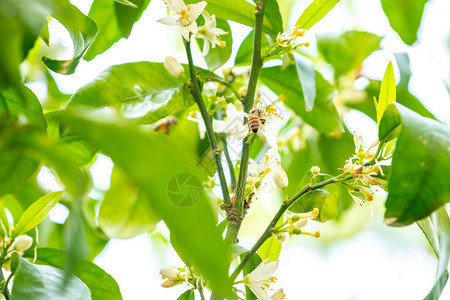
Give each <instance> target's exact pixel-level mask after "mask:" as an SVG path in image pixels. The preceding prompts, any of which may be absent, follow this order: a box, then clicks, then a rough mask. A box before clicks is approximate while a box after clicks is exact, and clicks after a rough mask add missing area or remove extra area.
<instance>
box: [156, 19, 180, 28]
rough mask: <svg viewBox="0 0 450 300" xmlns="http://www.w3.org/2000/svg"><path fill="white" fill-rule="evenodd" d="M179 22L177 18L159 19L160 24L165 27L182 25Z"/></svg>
mask: <svg viewBox="0 0 450 300" xmlns="http://www.w3.org/2000/svg"><path fill="white" fill-rule="evenodd" d="M177 20H178V18H177V17H165V18H161V19H159V20H158V22H159V23H162V24H165V25H170V26H175V25H180V24H179V23H178V22H177Z"/></svg>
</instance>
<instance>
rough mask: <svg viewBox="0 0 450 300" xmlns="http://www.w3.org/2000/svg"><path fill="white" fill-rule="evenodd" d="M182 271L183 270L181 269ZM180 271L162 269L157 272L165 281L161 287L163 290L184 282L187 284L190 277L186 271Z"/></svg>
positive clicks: (169, 268) (173, 268)
mask: <svg viewBox="0 0 450 300" xmlns="http://www.w3.org/2000/svg"><path fill="white" fill-rule="evenodd" d="M181 270H183V269H181ZM181 270H180V269H178V268H175V267H167V268H163V269H161V270H160V271H159V274H161V276H162V278H163V279H166V280H165V281H164V282H163V283H162V284H161V286H162V287H165V288H169V287H173V286H176V285H178V284H180V283H182V282H184V281H187V282H189V280H191V279H192V276H191V274H190V272H189V271H188V270H185V271H184V272H182V271H181Z"/></svg>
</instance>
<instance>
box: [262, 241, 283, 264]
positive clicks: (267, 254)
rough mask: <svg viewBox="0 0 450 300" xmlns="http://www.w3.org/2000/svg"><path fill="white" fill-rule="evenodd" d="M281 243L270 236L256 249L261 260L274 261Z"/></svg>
mask: <svg viewBox="0 0 450 300" xmlns="http://www.w3.org/2000/svg"><path fill="white" fill-rule="evenodd" d="M281 245H282V244H281V243H280V242H279V241H278V240H277V239H276V238H274V237H273V236H271V237H270V238H268V239H267V240H266V241H265V242H264V244H262V246H261V247H259V249H258V252H257V253H258V255H259V257H260V258H261V259H262V260H265V259H268V260H267V262H271V261H276V260H277V259H278V257H279V256H280V252H281Z"/></svg>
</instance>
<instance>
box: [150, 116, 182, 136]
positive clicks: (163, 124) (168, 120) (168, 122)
mask: <svg viewBox="0 0 450 300" xmlns="http://www.w3.org/2000/svg"><path fill="white" fill-rule="evenodd" d="M176 124H177V118H176V117H174V116H167V117H165V118H163V119H161V120H159V121H158V122H156V123H155V125H153V131H163V132H164V133H165V134H167V135H169V134H170V128H171V127H173V126H175V125H176Z"/></svg>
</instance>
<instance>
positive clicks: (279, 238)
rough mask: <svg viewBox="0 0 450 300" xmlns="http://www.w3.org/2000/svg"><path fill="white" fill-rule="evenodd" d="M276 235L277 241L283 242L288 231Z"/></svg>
mask: <svg viewBox="0 0 450 300" xmlns="http://www.w3.org/2000/svg"><path fill="white" fill-rule="evenodd" d="M275 237H276V239H277V241H279V242H280V243H282V242H284V241H285V240H286V233H284V232H280V233H277V235H276V236H275Z"/></svg>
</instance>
